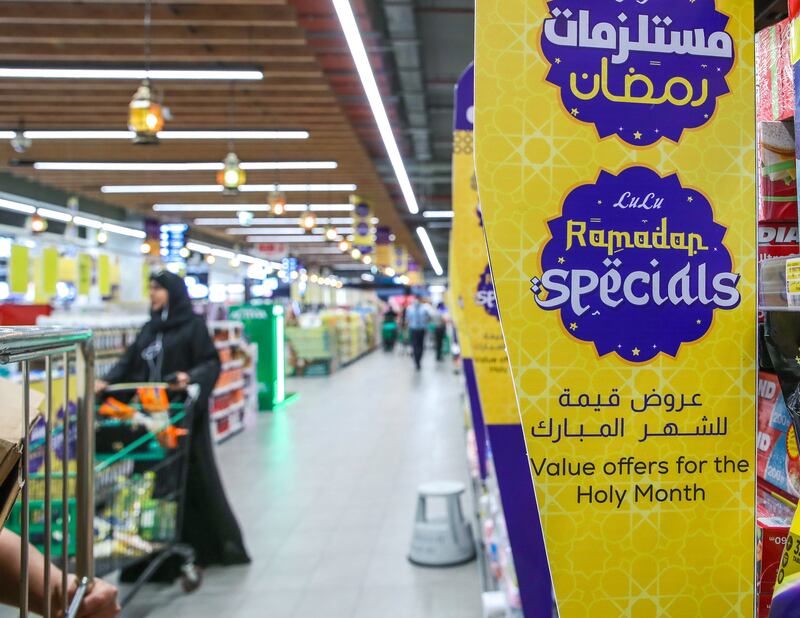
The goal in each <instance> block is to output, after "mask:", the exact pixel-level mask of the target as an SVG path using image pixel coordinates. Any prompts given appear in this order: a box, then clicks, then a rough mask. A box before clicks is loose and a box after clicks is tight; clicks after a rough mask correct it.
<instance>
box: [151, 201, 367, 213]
mask: <svg viewBox="0 0 800 618" xmlns="http://www.w3.org/2000/svg"><path fill="white" fill-rule="evenodd" d="M353 209H354V206H353V205H352V204H286V212H305V211H307V210H310V211H311V212H352V211H353ZM153 210H154V211H156V212H191V213H199V212H239V211H242V210H244V211H247V212H270V210H271V209H270V207H269V206H268V205H267V204H164V203H159V204H153Z"/></svg>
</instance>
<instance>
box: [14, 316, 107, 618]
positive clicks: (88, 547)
mask: <svg viewBox="0 0 800 618" xmlns="http://www.w3.org/2000/svg"><path fill="white" fill-rule="evenodd" d="M94 361H95V359H94V347H93V342H92V333H91V331H90V330H84V329H60V328H48V327H44V328H41V327H20V328H9V327H0V364H3V365H8V364H11V363H19V365H20V373H21V375H22V401H23V405H22V407H23V410H22V413H23V428H24V435H23V436H22V456H21V463H20V473H19V474H20V480H19V482H20V487H21V492H20V493H21V499H20V510H21V528H20V537H21V557H20V582H19V584H20V588H19V607H20V610H19V615H20V617H21V618H27V616H28V614H29V605H30V598H29V579H30V578H29V575H30V574H29V566H30V564H29V557H30V549H29V544H30V515H31V507H30V491H29V490H30V478H29V477H30V454H31V421H32V420H36V419H35V418H33V419H32V416H31V415H32V410H31V396H30V393H31V384H32V381H31V372H32V367H35V366H36V365H38V364H39V363H43V365H44V366H43V372H44V373H43V383H44V395H45V397H44V404H43V407H44V412H43V414H44V444H43V445H42V446H43V452H44V478H43V483H44V506H43V509H44V541H43V542H44V548H43V549H44V551H43V553H44V561H45V563H44V564H45V569H44V593H43V598H42V613H43V616H44V618H51V617H52V616H53V615H54V611H55V609H54V608H53V607H52V594H51V590H52V582H51V572H50V568H49V565H50V564H51V562H52V539H53V530H52V526H53V521H52V519H53V510H52V507H53V492H52V480H53V478H52V476H53V471H52V463H53V462H52V459H53V457H52V454H53V435H54V433H57V432H59V431H60V432H61V439H62V449H61V454H60V458H61V461H60V463H61V492H60V496H59V497H58V498H57V499H60V501H61V531H60V535H61V539H60V544H61V561H60V562H61V565H60V566H61V573H62V575H61V591H62V593H61V595H60V598H61V603H62V607H61V608H59V609H60V611H61V612H62V615H64V616H68V617H72V616H74V615H75V614H76V613H77V609H78V607H79V605H80V604H81V601H82V599H83V596H84V594H85V593H86V591H87V590H88V588H89V586H90V585H91V581H92V577H93V575H94V554H93V547H92V544H93V540H94V530H93V524H94ZM73 363H74V365H73ZM73 366H74V368H75V377H76V385H75V386H76V388H75V392H74V393H73V392H72V389H71V387H70V374H71V373H72V368H73ZM56 367H58V368H59V369H60V373H61V374H62V375H63V416H62V418H61V419H60V421H59V419H58V417H57V410H54V405H53V399H54V394H55V393H54V377H53V376H54V370H55V368H56ZM71 401H76V403H77V406H76V415H75V417H74V422H75V423H76V427H75V429H76V448H75V459H76V467H75V508H76V514H75V522H74V523H75V562H74V564H71V563H70V557H69V554H70V552H69V551H68V547H69V545H70V544H69V537H70V521H69V509H68V503H69V500H70V495H69V489H70V488H69V485H70V483H69V480H70V474H69V468H70V466H69V450H70V449H69V446H68V442H69V436H70V423H71V422H72V420H73V419H71V418H70V413H69V409H70V405H69V404H70V402H71ZM59 425H60V426H59ZM38 448H39V447H38V446H37V449H38ZM73 568H74V572H75V574H76V575H77V577H78V589H77V592H76V593H75V594H74V596H73V598H72V602H71V603H70V601H69V599H68V594H67V591H68V589H69V587H68V579H67V577H68V575H67V574H68V573H69V572H70V570H72V569H73Z"/></svg>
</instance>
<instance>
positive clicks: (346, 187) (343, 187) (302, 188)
mask: <svg viewBox="0 0 800 618" xmlns="http://www.w3.org/2000/svg"><path fill="white" fill-rule="evenodd" d="M270 187H271V188H270ZM239 190H240V191H242V192H243V193H248V192H254V191H256V192H257V191H275V190H277V191H284V192H286V193H296V192H309V193H310V192H317V191H356V190H358V185H356V184H330V185H324V184H322V185H315V184H309V185H303V184H291V185H278V186H277V187H276V186H275V185H244V186H242V187H239Z"/></svg>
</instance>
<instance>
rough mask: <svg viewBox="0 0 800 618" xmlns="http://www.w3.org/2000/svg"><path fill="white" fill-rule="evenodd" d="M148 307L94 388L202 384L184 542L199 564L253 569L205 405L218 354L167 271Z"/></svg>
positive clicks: (153, 286)
mask: <svg viewBox="0 0 800 618" xmlns="http://www.w3.org/2000/svg"><path fill="white" fill-rule="evenodd" d="M150 303H151V312H150V315H151V317H150V321H149V322H148V323H147V324H145V325H144V327H142V330H141V332H140V333H139V335H138V336H137V338H136V341H134V342H133V344H132V345H131V346H130V347H129V348H128V349H127V350H126V352H125V354H124V355H123V356H122V358H121V359H120V360H119V362H118V363H117V364H116V366H115V367H114V368H113V369H111V371H109V372H108V374H107V375H106V376H105V377H104V378H103V380H102V381H100V382H98V384H97V390H98V391H102V390H103V389H105V388H106V387H107V386H108V385H109V384H114V383H120V382H163V381H164V380H165V378H169V379H171V380H172V381H174V382H175V383H176V384H177V386H179V387H185V386H187V385H189V384H197V385H199V386H200V396H199V398H198V401H197V403H196V404H195V407H194V416H193V419H192V427H191V442H190V453H189V468H188V477H187V480H186V503H185V509H184V517H183V530H182V538H181V541H182V542H183V543H186V544H188V545H190V546H191V547H193V548H194V550H195V554H196V561H197V564H198V565H200V566H208V565H213V564H218V565H230V564H245V563H248V562H250V558H249V556H248V555H247V551H246V550H245V547H244V543H243V541H242V534H241V531H240V530H239V524H238V523H237V522H236V517H235V516H234V514H233V512H232V511H231V508H230V506H229V505H228V500H227V498H226V497H225V490H224V489H223V486H222V481H221V480H220V477H219V473H218V471H217V465H216V461H215V459H214V451H213V446H212V442H211V427H210V420H209V412H208V400H209V397H210V396H211V392H212V391H213V390H214V385H215V384H216V382H217V378H218V377H219V373H220V362H219V355H218V353H217V349H216V347H215V346H214V342H213V341H212V340H211V337H210V336H209V334H208V329H207V327H206V324H205V320H204V319H203V318H202V317H201V316H198V315H195V313H194V311H193V310H192V303H191V300H190V299H189V294H188V292H187V290H186V284H185V283H184V282H183V279H181V278H180V277H179V276H177V275H174V274H172V273H170V272H168V271H161V272H159V273H157V274H154V275H151V277H150ZM168 571H170V573H169V574H166V573H164V572H163V571H161V572H160V575H162V577H159V579H163V578H164V576H166V578H167V579H169V578H170V576H177V575H178V572H177V569H174V568H173V569H168ZM123 575H125V574H124V573H123ZM125 579H130V577H125Z"/></svg>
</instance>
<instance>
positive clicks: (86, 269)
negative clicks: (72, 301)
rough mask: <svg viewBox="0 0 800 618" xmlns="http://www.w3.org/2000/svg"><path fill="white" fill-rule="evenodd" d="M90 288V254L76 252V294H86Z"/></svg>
mask: <svg viewBox="0 0 800 618" xmlns="http://www.w3.org/2000/svg"><path fill="white" fill-rule="evenodd" d="M91 289H92V256H90V255H88V254H86V253H79V254H78V294H80V295H81V296H86V295H88V294H89V292H90V291H91Z"/></svg>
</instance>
